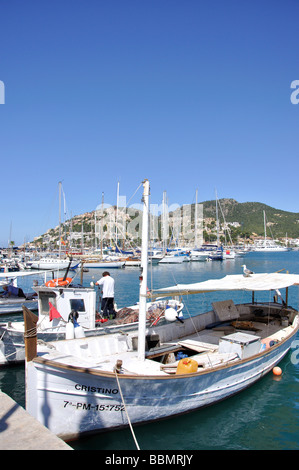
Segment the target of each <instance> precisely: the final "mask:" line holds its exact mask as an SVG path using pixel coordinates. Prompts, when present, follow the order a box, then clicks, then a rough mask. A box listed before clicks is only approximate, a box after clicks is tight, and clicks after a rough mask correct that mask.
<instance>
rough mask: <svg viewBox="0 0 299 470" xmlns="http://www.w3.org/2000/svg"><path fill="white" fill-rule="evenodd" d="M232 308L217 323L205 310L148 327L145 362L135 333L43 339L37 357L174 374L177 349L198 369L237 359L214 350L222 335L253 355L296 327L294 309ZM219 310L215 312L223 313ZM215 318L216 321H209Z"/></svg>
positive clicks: (104, 368)
mask: <svg viewBox="0 0 299 470" xmlns="http://www.w3.org/2000/svg"><path fill="white" fill-rule="evenodd" d="M230 305H231V304H230ZM224 306H227V303H226V304H219V305H217V307H221V308H222V307H224ZM234 307H235V306H234V305H233V306H232V305H231V310H230V313H231V312H232V311H233V316H234V318H232V319H229V320H221V319H220V321H219V318H218V317H217V316H215V315H214V313H213V312H208V313H207V314H203V315H198V316H197V317H196V318H195V317H193V318H190V319H187V320H185V321H184V323H183V324H181V323H179V322H175V323H173V324H166V325H164V326H162V327H160V328H156V329H153V330H150V333H151V334H149V336H148V337H147V339H148V341H147V346H148V347H147V350H146V351H145V361H140V360H138V337H137V333H136V332H131V333H127V334H121V333H115V334H109V335H104V336H101V337H87V338H84V339H82V340H80V339H75V340H62V341H55V342H52V343H46V344H44V346H40V347H39V356H41V357H42V356H43V355H45V357H46V358H47V359H48V360H50V361H51V360H52V361H55V362H59V363H61V364H64V365H67V366H72V367H81V368H82V367H86V368H88V369H94V370H98V371H103V372H108V373H109V372H110V373H111V372H114V371H115V366H116V361H121V362H122V367H121V372H122V373H123V374H130V375H134V374H138V375H140V374H141V375H165V374H167V373H175V370H176V367H177V364H178V362H179V356H178V353H179V352H180V353H181V354H186V355H187V356H188V357H191V358H192V359H194V360H195V361H197V363H198V365H199V367H201V368H203V369H206V368H208V367H215V366H217V365H220V364H223V363H226V362H228V361H236V360H239V359H240V356H239V355H238V354H236V351H234V350H233V351H230V350H229V351H223V347H222V346H221V348H219V344H220V342H221V341H222V345H223V338H224V339H225V338H226V337H228V336H229V335H234V334H236V333H239V334H242V335H243V337H246V338H248V340H249V342H250V341H251V340H252V341H256V342H257V345H258V346H257V347H256V349H255V353H254V354H257V353H258V352H260V351H261V350H262V347H266V348H268V347H270V346H269V342H270V341H274V342H278V341H281V340H282V339H284V338H285V337H286V336H287V335H289V334H290V333H291V332H292V331H293V329H294V328H295V327H296V325H297V317H296V312H295V311H294V310H293V309H280V307H279V306H277V305H275V306H274V307H273V308H271V309H269V306H267V308H268V311H267V315H265V310H264V311H262V310H261V306H256V305H254V312H253V313H252V311H251V310H250V309H252V305H243V306H242V309H240V308H238V309H237V310H235V308H234ZM218 313H219V312H218ZM219 314H220V316H221V315H223V312H222V313H221V312H220V313H219ZM259 315H260V316H259ZM217 318H218V321H216V322H215V319H216V320H217ZM295 318H296V321H295ZM196 320H197V321H198V323H196ZM211 320H212V322H211ZM213 322H214V323H213ZM194 331H195V332H194ZM227 339H228V340H229V338H227ZM229 341H230V340H229ZM257 348H258V349H257ZM220 349H221V350H220ZM185 357H186V356H185Z"/></svg>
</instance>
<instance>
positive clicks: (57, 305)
mask: <svg viewBox="0 0 299 470" xmlns="http://www.w3.org/2000/svg"><path fill="white" fill-rule="evenodd" d="M50 282H51V283H52V281H50ZM34 290H35V292H36V294H37V297H36V300H35V303H34V305H32V306H31V304H30V303H28V302H26V301H25V302H24V299H21V300H22V302H21V303H20V304H19V308H22V306H23V305H25V306H27V308H29V309H30V310H32V309H38V317H37V318H38V322H37V325H36V329H37V337H38V340H39V341H56V340H63V339H65V338H66V335H67V334H68V337H69V331H70V329H71V330H73V337H75V336H78V335H81V334H82V330H83V332H84V335H85V336H86V337H89V336H97V335H103V334H111V333H115V332H117V331H129V330H137V329H138V313H139V305H138V304H135V305H131V306H128V307H125V308H119V309H117V308H116V313H117V315H116V318H115V319H112V320H110V319H109V320H104V319H103V318H102V317H101V314H100V312H98V308H97V293H96V290H95V289H94V287H82V286H81V285H75V284H72V283H71V284H69V285H67V286H65V287H63V286H59V285H57V286H56V287H48V286H46V285H41V286H36V287H34ZM50 304H51V305H52V306H53V308H52V307H51V306H50ZM183 307H184V304H183V302H182V301H180V300H175V299H165V298H163V299H156V300H153V301H150V297H148V298H147V303H146V310H147V314H146V315H147V324H148V325H150V324H152V323H157V324H161V323H163V322H165V312H166V310H167V312H166V317H167V318H168V317H169V316H170V314H171V313H172V314H173V315H177V316H178V317H180V316H181V315H182V310H183ZM56 312H58V314H57V313H56ZM71 312H77V314H78V316H77V315H76V316H77V318H76V322H75V323H74V321H73V320H74V317H73V316H72V317H71V318H69V317H70V313H71ZM75 325H79V326H80V328H78V327H77V328H76V327H75ZM24 360H25V345H24V322H21V321H15V322H14V321H9V322H2V323H0V366H3V365H8V364H10V365H11V364H16V363H22V362H24Z"/></svg>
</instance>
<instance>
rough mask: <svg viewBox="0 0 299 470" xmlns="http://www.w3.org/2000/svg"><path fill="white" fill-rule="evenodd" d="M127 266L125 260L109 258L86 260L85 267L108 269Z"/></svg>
mask: <svg viewBox="0 0 299 470" xmlns="http://www.w3.org/2000/svg"><path fill="white" fill-rule="evenodd" d="M124 266H125V262H124V261H109V260H104V259H103V260H99V261H97V260H93V259H90V260H86V261H84V268H94V269H96V268H104V269H105V268H106V269H116V268H123V267H124Z"/></svg>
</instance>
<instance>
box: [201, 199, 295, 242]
mask: <svg viewBox="0 0 299 470" xmlns="http://www.w3.org/2000/svg"><path fill="white" fill-rule="evenodd" d="M219 202H220V206H221V208H222V211H223V213H224V217H225V220H226V222H227V223H233V222H238V223H239V224H240V226H241V231H242V232H244V233H247V234H252V233H255V234H257V235H259V236H262V235H264V215H263V211H265V212H266V221H267V235H269V236H273V237H274V238H281V237H285V236H286V233H287V235H288V237H289V238H298V237H299V213H298V212H297V213H295V212H286V211H282V210H280V209H275V208H273V207H271V206H267V205H266V204H262V203H260V202H243V203H239V202H237V201H235V200H234V199H220V201H219ZM202 204H203V211H204V218H206V217H215V214H216V209H215V207H216V202H215V201H205V202H203V203H202ZM219 219H220V221H221V222H222V221H223V218H222V215H221V211H220V210H219Z"/></svg>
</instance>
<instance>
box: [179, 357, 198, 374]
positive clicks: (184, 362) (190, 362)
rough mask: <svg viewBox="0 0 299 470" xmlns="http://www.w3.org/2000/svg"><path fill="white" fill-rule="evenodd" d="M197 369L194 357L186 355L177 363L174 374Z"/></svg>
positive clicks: (189, 372)
mask: <svg viewBox="0 0 299 470" xmlns="http://www.w3.org/2000/svg"><path fill="white" fill-rule="evenodd" d="M197 369H198V363H197V362H196V361H195V360H194V359H190V358H189V357H186V358H184V359H181V360H180V361H179V363H178V366H177V369H176V374H192V373H193V372H196V371H197Z"/></svg>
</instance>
